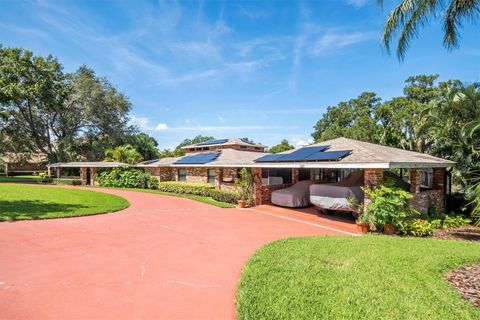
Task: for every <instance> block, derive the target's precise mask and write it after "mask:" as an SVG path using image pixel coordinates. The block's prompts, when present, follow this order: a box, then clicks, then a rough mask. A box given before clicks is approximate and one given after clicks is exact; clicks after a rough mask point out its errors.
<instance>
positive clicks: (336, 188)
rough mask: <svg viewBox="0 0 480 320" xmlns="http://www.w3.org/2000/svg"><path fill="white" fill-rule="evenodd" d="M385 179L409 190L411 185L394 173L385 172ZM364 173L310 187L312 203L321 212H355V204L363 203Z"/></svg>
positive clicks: (355, 173)
mask: <svg viewBox="0 0 480 320" xmlns="http://www.w3.org/2000/svg"><path fill="white" fill-rule="evenodd" d="M384 179H385V181H386V182H388V183H390V184H393V185H394V186H396V187H398V188H401V189H404V190H408V189H409V187H410V185H409V184H408V183H407V182H405V181H403V179H402V178H400V177H399V176H397V175H396V174H394V173H392V172H388V171H385V172H384ZM363 185H364V173H363V171H354V172H352V173H351V174H350V175H349V176H348V177H347V178H345V179H344V180H342V181H339V182H336V183H325V184H315V185H311V186H310V202H311V203H312V204H313V205H314V206H315V207H316V208H317V209H320V211H321V210H339V211H352V212H355V211H356V210H355V204H360V203H362V202H363V198H364V192H363V190H362V187H363Z"/></svg>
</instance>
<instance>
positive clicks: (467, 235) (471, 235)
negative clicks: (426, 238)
mask: <svg viewBox="0 0 480 320" xmlns="http://www.w3.org/2000/svg"><path fill="white" fill-rule="evenodd" d="M434 237H435V238H437V239H448V240H463V241H475V242H478V241H480V228H478V227H474V226H464V227H459V228H450V229H446V230H435V232H434Z"/></svg>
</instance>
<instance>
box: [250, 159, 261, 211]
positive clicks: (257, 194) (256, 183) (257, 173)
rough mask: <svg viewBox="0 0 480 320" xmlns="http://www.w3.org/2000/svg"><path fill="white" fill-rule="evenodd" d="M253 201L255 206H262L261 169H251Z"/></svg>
mask: <svg viewBox="0 0 480 320" xmlns="http://www.w3.org/2000/svg"><path fill="white" fill-rule="evenodd" d="M252 176H253V200H254V202H255V205H257V206H258V205H261V204H263V196H262V195H263V189H262V168H252Z"/></svg>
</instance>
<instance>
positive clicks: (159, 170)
mask: <svg viewBox="0 0 480 320" xmlns="http://www.w3.org/2000/svg"><path fill="white" fill-rule="evenodd" d="M174 170H175V169H174V168H168V167H148V168H145V172H147V173H149V174H150V175H151V176H152V177H156V178H157V179H158V181H174V180H176V179H175V174H174Z"/></svg>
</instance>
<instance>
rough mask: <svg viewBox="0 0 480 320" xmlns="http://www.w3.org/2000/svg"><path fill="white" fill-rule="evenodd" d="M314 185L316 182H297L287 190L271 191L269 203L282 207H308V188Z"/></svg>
mask: <svg viewBox="0 0 480 320" xmlns="http://www.w3.org/2000/svg"><path fill="white" fill-rule="evenodd" d="M314 183H316V181H313V180H305V181H300V182H297V183H295V184H294V185H293V186H291V187H289V188H285V189H280V190H276V191H273V192H272V198H271V201H272V203H273V204H276V205H278V206H282V207H291V208H300V207H308V206H309V205H310V186H311V185H312V184H314Z"/></svg>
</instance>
